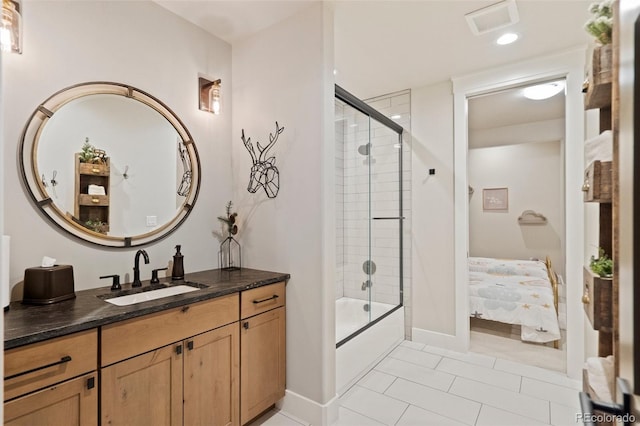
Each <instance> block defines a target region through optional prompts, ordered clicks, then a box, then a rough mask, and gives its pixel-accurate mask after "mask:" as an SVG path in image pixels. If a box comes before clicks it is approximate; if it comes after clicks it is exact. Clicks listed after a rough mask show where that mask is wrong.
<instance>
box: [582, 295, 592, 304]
mask: <svg viewBox="0 0 640 426" xmlns="http://www.w3.org/2000/svg"><path fill="white" fill-rule="evenodd" d="M582 303H584V304H585V305H588V304H589V303H591V298H589V293H586V292H585V293H584V294H583V295H582Z"/></svg>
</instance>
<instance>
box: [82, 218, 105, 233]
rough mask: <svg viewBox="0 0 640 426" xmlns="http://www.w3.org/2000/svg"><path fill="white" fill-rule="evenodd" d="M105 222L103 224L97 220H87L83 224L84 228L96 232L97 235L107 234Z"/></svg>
mask: <svg viewBox="0 0 640 426" xmlns="http://www.w3.org/2000/svg"><path fill="white" fill-rule="evenodd" d="M107 226H108V224H107V222H103V221H101V220H99V219H89V220H87V221H86V222H85V223H84V227H85V228H87V229H90V230H92V231H93V232H97V233H99V234H106V233H107Z"/></svg>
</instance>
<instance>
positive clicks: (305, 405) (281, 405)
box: [276, 389, 340, 426]
mask: <svg viewBox="0 0 640 426" xmlns="http://www.w3.org/2000/svg"><path fill="white" fill-rule="evenodd" d="M276 407H277V408H278V409H279V410H282V411H284V412H285V413H287V414H286V415H287V416H289V417H292V418H294V420H297V421H298V422H299V423H305V424H308V425H313V426H328V425H331V424H333V423H335V422H336V421H337V420H338V408H339V407H340V404H338V394H336V395H335V396H334V397H333V398H331V400H329V402H327V403H326V404H319V403H318V402H316V401H313V400H311V399H309V398H307V397H305V396H302V395H300V394H297V393H295V392H293V391H291V390H289V389H287V390H286V391H285V395H284V398H282V399H281V400H280V401H279V402H278V403H277V404H276Z"/></svg>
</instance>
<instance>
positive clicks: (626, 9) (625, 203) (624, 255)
mask: <svg viewBox="0 0 640 426" xmlns="http://www.w3.org/2000/svg"><path fill="white" fill-rule="evenodd" d="M639 14H640V1H637V0H635V1H622V2H621V3H620V23H621V25H620V76H619V79H620V80H619V81H620V138H619V146H620V151H619V157H618V158H619V160H620V163H619V164H620V172H619V173H620V174H619V179H620V224H619V226H620V228H619V229H620V232H619V244H620V246H619V250H620V256H619V259H618V272H619V283H620V284H619V285H620V294H619V300H620V330H619V333H620V334H619V335H620V346H619V355H618V357H619V363H620V377H623V378H625V379H627V380H628V381H629V383H630V384H631V387H632V389H633V388H634V387H635V390H636V393H640V391H639V390H638V389H640V383H635V384H634V383H633V374H634V369H636V368H640V367H639V366H638V365H634V363H633V351H634V350H638V348H635V346H636V345H637V342H634V341H633V327H634V313H633V311H634V309H638V308H639V307H638V306H634V305H633V293H634V288H633V287H634V281H636V280H637V278H634V271H633V265H632V261H633V257H632V256H633V232H632V229H633V226H634V223H633V222H634V212H633V206H632V202H633V185H634V183H635V182H634V170H633V150H634V148H635V146H634V135H633V121H634V112H633V91H634V76H633V67H634V64H633V61H634V22H635V20H636V18H637V17H638V15H639ZM636 139H637V136H636ZM635 216H636V220H637V213H636V214H635ZM635 226H638V224H635ZM636 273H637V272H636ZM635 291H638V289H637V284H636V289H635ZM636 326H637V324H636ZM634 404H635V409H636V411H637V410H638V407H640V397H638V396H636V397H635V403H634Z"/></svg>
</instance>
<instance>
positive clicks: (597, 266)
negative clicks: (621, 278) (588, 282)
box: [589, 247, 613, 278]
mask: <svg viewBox="0 0 640 426" xmlns="http://www.w3.org/2000/svg"><path fill="white" fill-rule="evenodd" d="M589 267H590V268H591V270H592V271H593V273H594V274H597V275H599V276H600V277H602V278H611V277H612V276H613V260H612V259H611V258H610V257H609V256H607V254H606V253H605V252H604V250H603V249H602V247H598V258H596V257H595V256H591V262H590V263H589Z"/></svg>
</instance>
